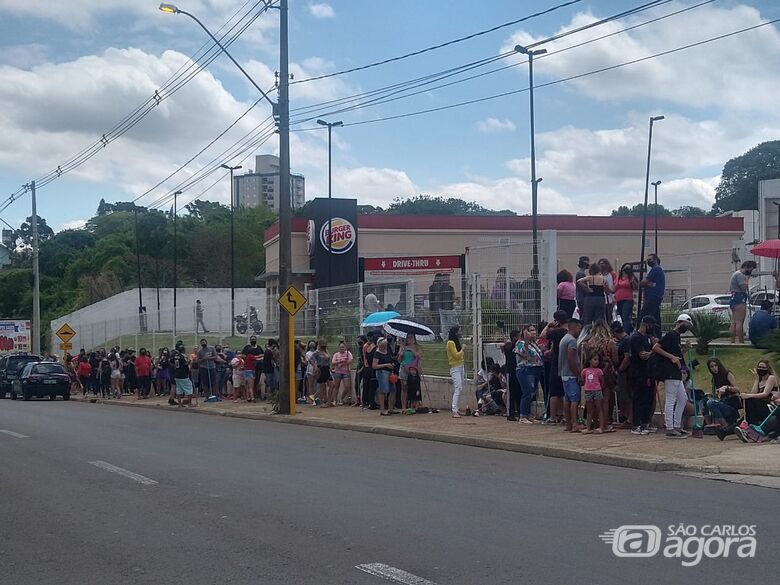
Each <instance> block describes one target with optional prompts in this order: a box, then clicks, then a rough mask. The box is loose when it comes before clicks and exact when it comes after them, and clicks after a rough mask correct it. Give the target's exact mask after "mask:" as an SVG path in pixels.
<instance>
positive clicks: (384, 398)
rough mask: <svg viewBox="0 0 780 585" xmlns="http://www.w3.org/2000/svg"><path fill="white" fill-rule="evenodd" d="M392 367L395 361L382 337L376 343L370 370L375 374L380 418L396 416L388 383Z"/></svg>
mask: <svg viewBox="0 0 780 585" xmlns="http://www.w3.org/2000/svg"><path fill="white" fill-rule="evenodd" d="M394 367H395V360H394V359H393V356H392V355H390V352H388V350H387V339H385V338H384V337H383V338H381V339H380V340H379V341H378V342H377V345H376V351H374V359H373V361H372V363H371V368H372V369H373V370H374V372H376V379H377V391H376V393H377V396H378V397H379V414H380V416H388V415H391V414H398V413H397V411H395V410H393V404H394V403H395V391H394V390H393V388H394V386H393V384H391V383H390V374H391V373H392V372H393V368H394Z"/></svg>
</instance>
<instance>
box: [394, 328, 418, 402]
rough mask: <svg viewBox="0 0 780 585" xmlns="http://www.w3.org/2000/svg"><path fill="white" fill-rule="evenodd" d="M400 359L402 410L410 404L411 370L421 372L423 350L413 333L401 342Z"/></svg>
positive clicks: (399, 377) (399, 378) (399, 375)
mask: <svg viewBox="0 0 780 585" xmlns="http://www.w3.org/2000/svg"><path fill="white" fill-rule="evenodd" d="M399 357H400V367H399V369H398V380H399V382H400V383H401V408H402V409H406V408H407V407H408V404H409V386H408V381H409V370H410V369H413V370H415V371H416V372H419V371H420V358H421V357H422V348H421V347H420V345H419V344H418V343H417V338H416V337H415V336H414V334H413V333H410V334H409V335H407V336H406V338H405V339H404V340H402V341H401V347H400V349H399Z"/></svg>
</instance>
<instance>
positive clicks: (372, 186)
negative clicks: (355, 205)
mask: <svg viewBox="0 0 780 585" xmlns="http://www.w3.org/2000/svg"><path fill="white" fill-rule="evenodd" d="M333 185H334V195H335V194H336V193H338V196H339V197H356V198H357V200H358V202H359V203H361V204H364V205H379V206H381V207H387V206H388V205H389V204H390V203H392V201H393V199H395V198H396V197H414V196H415V195H417V194H418V193H419V192H420V191H419V189H418V188H417V186H416V185H415V184H414V182H413V181H412V180H411V179H410V178H409V175H407V174H406V173H405V172H404V171H399V170H396V169H388V168H373V167H356V168H349V169H345V168H334V169H333ZM322 194H327V191H325V192H324V193H322Z"/></svg>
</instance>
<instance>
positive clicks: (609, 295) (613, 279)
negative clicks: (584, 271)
mask: <svg viewBox="0 0 780 585" xmlns="http://www.w3.org/2000/svg"><path fill="white" fill-rule="evenodd" d="M599 268H600V269H601V275H602V276H603V277H604V281H605V284H604V300H605V301H606V303H607V306H606V310H605V312H604V318H605V319H606V320H607V323H611V322H612V314H613V310H614V308H615V285H616V284H617V279H618V277H617V274H615V269H614V268H612V263H611V262H610V261H609V260H608V259H607V258H601V259H600V260H599Z"/></svg>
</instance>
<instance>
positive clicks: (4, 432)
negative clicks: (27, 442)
mask: <svg viewBox="0 0 780 585" xmlns="http://www.w3.org/2000/svg"><path fill="white" fill-rule="evenodd" d="M0 433H3V434H4V435H8V436H9V437H14V438H15V439H29V438H30V437H28V436H27V435H21V434H19V433H15V432H13V431H6V430H5V429H0Z"/></svg>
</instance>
